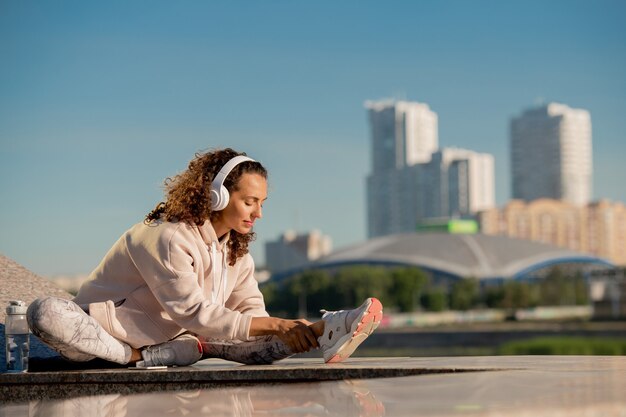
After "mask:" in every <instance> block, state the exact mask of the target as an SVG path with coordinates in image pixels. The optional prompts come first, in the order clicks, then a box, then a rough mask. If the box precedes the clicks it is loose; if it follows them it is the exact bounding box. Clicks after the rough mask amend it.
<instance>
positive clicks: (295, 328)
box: [250, 317, 323, 353]
mask: <svg viewBox="0 0 626 417" xmlns="http://www.w3.org/2000/svg"><path fill="white" fill-rule="evenodd" d="M319 323H320V322H317V323H311V322H310V321H308V320H305V319H300V320H287V319H280V318H277V317H253V318H252V322H251V324H250V336H265V335H275V336H278V337H279V338H280V340H282V341H283V342H284V343H285V344H286V345H287V346H289V348H291V350H292V351H293V352H294V353H300V352H308V351H309V350H311V349H313V348H317V347H319V344H318V343H317V337H318V336H319V335H321V334H322V333H323V326H322V327H321V331H322V332H321V333H320V332H319V329H320V325H319ZM321 323H323V322H321Z"/></svg>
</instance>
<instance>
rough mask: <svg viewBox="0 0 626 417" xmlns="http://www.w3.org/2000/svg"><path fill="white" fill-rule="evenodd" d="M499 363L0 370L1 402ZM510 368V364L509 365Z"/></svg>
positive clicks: (217, 363)
mask: <svg viewBox="0 0 626 417" xmlns="http://www.w3.org/2000/svg"><path fill="white" fill-rule="evenodd" d="M498 369H502V368H500V367H498V366H472V365H471V364H469V363H466V364H463V365H440V366H428V365H427V364H426V363H425V362H424V361H423V359H422V360H420V359H416V358H351V359H350V360H349V361H347V362H344V363H340V364H330V365H327V364H324V363H323V362H322V361H321V359H286V360H283V361H280V362H277V363H276V364H273V365H254V366H253V365H240V364H237V363H233V362H228V361H224V360H220V359H207V360H204V361H200V362H198V363H197V364H195V365H193V366H188V367H171V368H167V369H160V370H132V369H128V368H116V369H84V370H70V371H60V372H29V373H23V374H6V373H5V374H2V375H0V403H1V402H3V400H2V399H5V400H4V401H7V402H19V401H28V400H31V399H53V398H65V397H70V396H77V395H96V394H112V393H119V394H130V393H140V392H152V391H168V390H187V389H201V388H214V387H224V386H228V385H237V386H241V385H244V384H245V385H253V384H275V383H285V382H307V381H336V380H344V379H364V378H392V377H402V376H411V375H423V374H440V373H456V372H476V371H493V370H498ZM507 369H508V368H507Z"/></svg>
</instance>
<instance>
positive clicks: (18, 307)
mask: <svg viewBox="0 0 626 417" xmlns="http://www.w3.org/2000/svg"><path fill="white" fill-rule="evenodd" d="M26 310H28V306H26V303H25V302H24V301H18V300H15V301H9V305H8V307H7V314H26Z"/></svg>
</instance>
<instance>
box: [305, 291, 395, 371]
mask: <svg viewBox="0 0 626 417" xmlns="http://www.w3.org/2000/svg"><path fill="white" fill-rule="evenodd" d="M322 311H324V310H322ZM382 318H383V305H382V304H381V303H380V301H378V299H376V298H368V299H367V300H365V302H364V303H363V304H361V306H360V307H359V308H355V309H354V310H339V311H327V312H325V313H324V315H323V316H322V320H324V322H325V323H324V334H323V335H322V336H321V337H320V338H319V339H317V340H318V342H319V344H320V348H321V349H322V351H323V352H324V362H326V363H333V362H341V361H343V360H344V359H347V358H348V357H349V356H350V355H352V352H354V351H355V349H356V348H357V347H358V346H359V345H360V344H361V343H363V341H364V340H365V339H367V337H368V336H369V335H370V334H372V333H373V332H374V330H375V329H376V328H377V327H378V324H379V323H380V320H381V319H382Z"/></svg>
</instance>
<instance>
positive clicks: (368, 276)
mask: <svg viewBox="0 0 626 417" xmlns="http://www.w3.org/2000/svg"><path fill="white" fill-rule="evenodd" d="M261 292H262V293H263V295H264V297H265V303H266V306H267V309H268V310H269V311H270V312H272V313H273V314H276V315H283V316H287V317H296V316H297V317H302V316H306V317H317V316H319V315H320V313H319V309H320V308H324V309H326V310H338V309H344V308H351V307H354V306H357V305H359V304H360V303H361V302H362V301H363V300H364V299H365V298H367V297H376V298H378V299H380V300H381V302H382V303H383V305H384V306H385V308H386V309H387V310H388V311H398V312H412V311H434V312H436V311H444V310H470V309H478V308H498V309H507V310H515V309H520V308H530V307H537V306H554V305H585V304H588V303H589V294H588V288H587V284H586V282H585V280H584V277H583V276H582V274H580V273H575V274H571V273H569V274H568V273H565V271H564V270H562V269H560V268H559V267H554V268H552V269H551V270H550V271H549V272H548V273H547V274H546V276H545V277H543V278H540V279H534V280H529V281H513V280H510V281H506V282H501V283H498V284H493V283H492V284H489V283H483V284H481V283H480V282H479V281H478V280H477V279H475V278H472V277H468V278H465V279H460V280H453V281H450V282H448V283H441V282H438V281H437V280H433V278H432V276H431V275H430V274H427V273H425V272H424V271H423V270H421V269H419V268H416V267H398V268H388V267H372V266H346V267H342V268H338V269H336V270H332V271H329V270H321V269H311V270H307V271H304V272H302V273H300V274H298V275H295V276H293V277H291V278H289V279H285V280H284V281H281V282H273V281H271V280H270V281H269V282H267V283H265V284H263V285H261Z"/></svg>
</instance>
